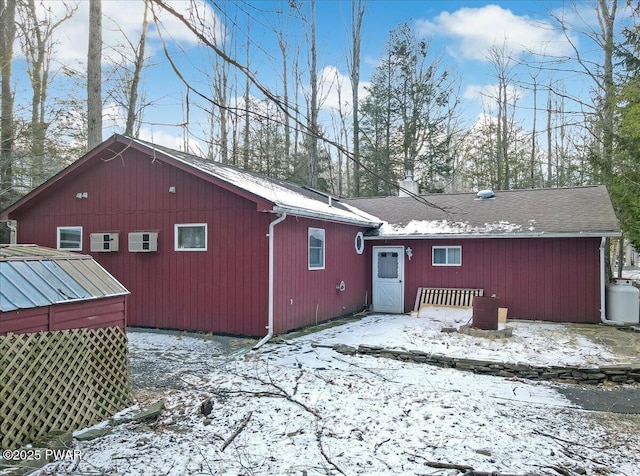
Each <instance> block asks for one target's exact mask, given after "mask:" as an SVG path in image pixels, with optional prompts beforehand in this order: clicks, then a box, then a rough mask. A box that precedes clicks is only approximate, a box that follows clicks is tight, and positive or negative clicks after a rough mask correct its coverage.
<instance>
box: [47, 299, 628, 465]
mask: <svg viewBox="0 0 640 476" xmlns="http://www.w3.org/2000/svg"><path fill="white" fill-rule="evenodd" d="M469 318H470V311H460V310H451V309H441V308H430V309H428V310H424V311H423V312H422V314H421V317H418V318H416V317H410V316H388V315H386V316H385V315H372V316H367V317H365V318H363V319H361V320H359V321H354V322H350V323H348V324H345V325H342V326H338V327H332V328H328V329H325V330H323V331H320V332H316V333H312V334H307V335H303V336H300V337H295V338H290V339H287V340H286V343H280V344H267V345H265V346H264V347H263V348H262V349H261V350H260V351H258V352H244V353H243V352H236V353H234V354H233V355H231V356H229V355H227V354H228V352H221V350H220V346H219V344H218V343H217V342H216V341H215V340H213V339H207V338H206V336H202V337H197V336H186V335H176V334H171V333H156V332H143V331H134V332H130V333H129V340H130V349H131V355H132V363H133V367H134V369H138V372H139V373H140V372H141V373H144V374H145V378H144V379H139V376H138V377H136V376H135V375H134V381H135V379H136V378H138V380H137V381H138V388H137V389H136V397H137V399H138V402H139V405H140V406H144V405H147V404H149V403H152V402H153V401H155V400H157V399H160V398H163V399H164V400H165V411H164V412H163V413H162V415H161V416H160V418H159V419H158V420H157V421H155V422H151V423H148V424H144V423H142V424H135V423H127V424H123V425H119V426H117V427H115V428H114V430H113V432H112V433H111V434H109V435H107V436H104V437H102V438H99V439H96V440H93V441H89V442H83V443H78V446H77V448H78V449H80V450H81V451H82V461H81V463H80V465H79V466H78V467H77V468H75V469H74V474H79V473H80V472H82V474H122V475H156V474H158V475H182V474H194V475H196V474H228V475H238V474H243V475H244V474H246V475H252V474H259V475H289V474H290V475H293V474H297V475H313V474H348V475H351V474H366V475H386V474H390V475H393V474H437V475H458V474H463V473H464V471H463V470H461V469H462V468H463V467H467V468H473V469H474V470H475V471H484V472H493V471H496V472H501V473H508V474H517V475H524V474H545V475H546V474H549V475H557V474H569V475H573V474H588V475H596V474H597V475H610V476H613V475H626V476H632V475H637V474H638V467H640V445H639V440H638V436H637V435H638V431H639V430H640V417H639V416H638V415H620V414H609V413H600V412H587V411H584V410H581V409H579V408H576V407H575V406H573V405H572V404H571V403H570V402H569V401H567V400H566V399H565V398H564V397H563V396H561V395H560V394H559V393H557V392H556V391H555V390H554V387H553V386H551V385H550V384H548V383H532V382H527V381H521V380H509V379H503V378H498V377H490V376H482V375H475V374H471V373H465V372H460V371H456V370H453V369H441V368H437V367H431V366H428V365H420V364H413V363H406V362H400V361H396V360H388V359H384V358H374V357H368V356H358V355H357V356H345V355H341V354H338V353H336V352H334V351H333V350H332V349H330V348H328V347H325V346H330V345H331V344H334V343H341V344H348V345H358V344H362V343H368V344H376V345H384V346H388V347H395V348H405V349H421V350H425V351H428V352H438V353H443V354H447V355H457V356H465V357H473V358H487V359H494V360H501V361H514V362H528V363H540V364H542V363H550V362H553V363H559V362H561V363H570V364H579V363H585V364H592V363H594V362H615V356H614V355H613V354H612V353H611V352H610V351H609V350H608V349H606V348H603V347H600V346H598V345H596V344H593V343H591V342H589V341H587V340H586V339H582V338H579V337H577V336H576V335H571V333H569V332H568V331H566V329H564V328H563V327H562V326H557V325H552V324H542V323H516V324H515V330H514V336H513V337H512V338H510V339H507V340H497V339H496V340H491V339H483V338H477V337H470V336H465V335H460V334H449V333H442V332H440V329H441V328H442V327H456V326H459V325H460V324H464V323H466V322H467V321H468V320H469ZM207 399H210V401H211V403H212V411H211V413H210V415H209V416H208V417H205V416H204V415H202V413H201V404H202V402H204V401H205V400H207ZM134 408H135V407H134ZM125 413H126V412H125ZM234 435H235V437H234ZM438 465H440V466H441V467H440V468H438V467H437V466H438ZM447 465H448V466H449V467H447ZM452 465H454V466H455V465H458V467H459V469H454V466H452ZM50 467H51V466H50ZM58 470H59V471H62V470H64V466H63V465H58Z"/></svg>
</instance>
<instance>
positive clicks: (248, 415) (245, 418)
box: [220, 412, 253, 452]
mask: <svg viewBox="0 0 640 476" xmlns="http://www.w3.org/2000/svg"><path fill="white" fill-rule="evenodd" d="M252 414H253V412H249V413H247V416H246V417H244V420H242V423H240V426H239V427H238V428H236V431H234V432H233V433H232V434H231V436H230V437H229V438H227V439H226V440H225V442H224V444H223V445H222V448H220V452H222V451H224V450H225V448H226V447H227V446H229V445H230V444H231V443H232V442H233V440H235V439H236V436H238V435H239V434H240V432H241V431H242V430H244V428H245V426H247V423H249V420H250V419H251V415H252Z"/></svg>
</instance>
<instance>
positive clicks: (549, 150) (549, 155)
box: [547, 85, 553, 187]
mask: <svg viewBox="0 0 640 476" xmlns="http://www.w3.org/2000/svg"><path fill="white" fill-rule="evenodd" d="M551 114H552V110H551V85H549V96H548V97H547V187H550V186H551V182H552V181H553V165H552V162H553V160H552V150H553V149H552V146H553V142H552V140H551Z"/></svg>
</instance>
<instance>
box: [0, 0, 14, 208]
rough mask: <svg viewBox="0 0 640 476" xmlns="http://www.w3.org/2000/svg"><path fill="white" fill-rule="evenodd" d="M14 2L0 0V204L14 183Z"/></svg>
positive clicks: (3, 203) (3, 202)
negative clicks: (12, 82) (0, 82)
mask: <svg viewBox="0 0 640 476" xmlns="http://www.w3.org/2000/svg"><path fill="white" fill-rule="evenodd" d="M15 18H16V2H15V0H6V1H5V0H0V68H1V69H0V71H1V74H2V77H1V78H0V79H1V80H2V105H1V112H0V117H1V119H0V208H4V205H8V202H5V200H4V199H3V196H5V194H7V195H8V194H9V192H10V191H11V189H12V187H13V159H12V152H13V140H14V133H15V132H14V126H13V92H12V91H11V74H12V64H13V42H14V40H15V37H16V23H15Z"/></svg>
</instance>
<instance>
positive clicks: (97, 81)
mask: <svg viewBox="0 0 640 476" xmlns="http://www.w3.org/2000/svg"><path fill="white" fill-rule="evenodd" d="M101 142H102V0H91V2H90V3H89V48H88V54H87V150H91V149H93V148H94V147H95V146H97V145H98V144H100V143H101Z"/></svg>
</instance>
